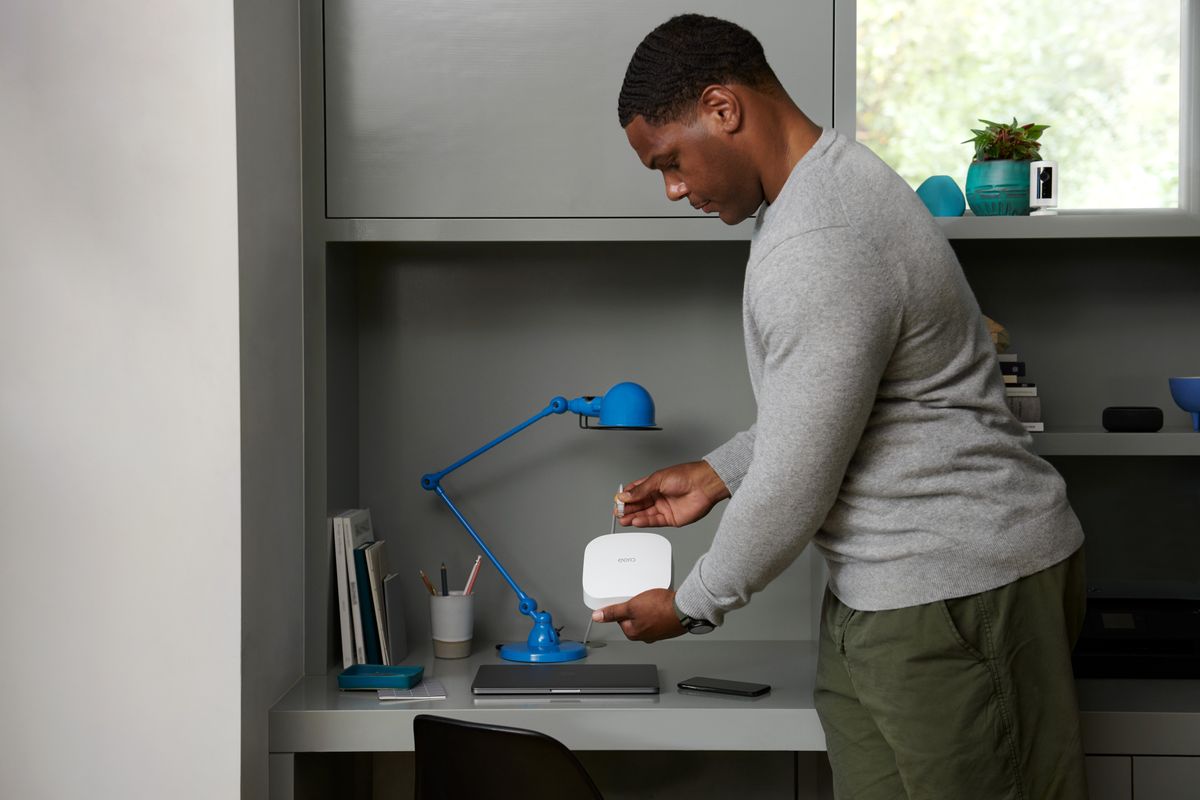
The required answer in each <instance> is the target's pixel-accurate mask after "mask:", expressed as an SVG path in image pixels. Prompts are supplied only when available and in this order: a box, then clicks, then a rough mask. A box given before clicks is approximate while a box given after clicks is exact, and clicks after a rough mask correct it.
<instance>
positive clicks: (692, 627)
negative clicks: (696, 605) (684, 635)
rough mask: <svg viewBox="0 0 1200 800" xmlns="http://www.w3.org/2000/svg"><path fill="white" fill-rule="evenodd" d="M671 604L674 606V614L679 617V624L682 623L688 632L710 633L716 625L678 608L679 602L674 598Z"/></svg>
mask: <svg viewBox="0 0 1200 800" xmlns="http://www.w3.org/2000/svg"><path fill="white" fill-rule="evenodd" d="M671 604H672V605H673V606H675V616H677V617H679V624H680V625H682V626H683V629H684V630H686V631H687V632H688V633H712V631H713V630H714V629H715V628H716V627H717V626H716V625H713V624H712V623H711V622H709V621H708V620H706V619H696V618H695V617H689V616H688V615H687V614H685V613H683V612H682V611H681V610H680V609H679V604H678V603H676V602H675V601H674V600H672V601H671Z"/></svg>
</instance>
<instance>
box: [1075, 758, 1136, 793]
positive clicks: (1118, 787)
mask: <svg viewBox="0 0 1200 800" xmlns="http://www.w3.org/2000/svg"><path fill="white" fill-rule="evenodd" d="M1084 761H1085V762H1086V764H1087V781H1088V800H1132V798H1133V759H1131V758H1130V757H1129V756H1088V757H1087V758H1085V759H1084Z"/></svg>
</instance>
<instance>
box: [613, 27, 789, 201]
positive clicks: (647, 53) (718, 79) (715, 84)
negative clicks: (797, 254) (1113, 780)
mask: <svg viewBox="0 0 1200 800" xmlns="http://www.w3.org/2000/svg"><path fill="white" fill-rule="evenodd" d="M780 103H782V104H785V105H786V106H789V107H791V108H794V106H793V105H792V104H791V100H790V99H789V98H788V97H787V93H786V92H785V91H784V90H783V87H782V86H781V85H780V83H779V79H778V78H777V77H776V76H775V73H774V72H772V70H771V67H770V66H769V65H768V64H767V59H766V57H765V55H764V54H763V49H762V45H761V44H759V42H758V39H756V38H754V35H753V34H751V33H750V32H749V31H747V30H745V29H744V28H741V27H739V26H737V25H735V24H733V23H732V22H726V21H725V20H721V19H716V18H715V17H705V16H701V15H699V14H684V15H681V16H677V17H674V18H672V19H670V20H667V21H666V22H664V23H663V24H662V25H659V26H658V27H657V28H655V29H654V30H653V31H651V32H650V34H649V35H647V36H646V38H645V39H643V40H642V43H641V44H640V45H638V48H637V50H636V51H635V52H634V54H633V58H632V59H631V60H630V62H629V68H628V69H627V70H626V72H625V82H624V84H623V85H622V86H621V95H620V98H619V99H618V101H617V117H618V120H619V121H620V123H621V127H622V128H624V129H625V134H626V136H627V137H628V138H629V143H630V144H631V145H632V146H633V149H634V150H635V151H636V152H637V154H638V157H639V158H640V159H641V160H642V163H643V164H645V165H646V166H648V167H650V168H651V169H658V170H661V171H662V173H663V180H664V181H665V183H666V191H667V197H668V198H669V199H671V200H680V199H684V198H686V199H687V200H688V202H690V203H691V204H692V205H693V206H694V207H696V208H700V209H703V210H705V211H706V212H708V211H716V212H718V213H719V215H720V217H721V220H722V221H723V222H725V223H727V224H730V225H732V224H736V223H738V222H741V221H742V220H744V219H745V218H746V217H748V216H750V215H751V214H753V213H754V212H755V211H756V210H757V209H758V207H759V205H761V204H762V201H763V199H764V193H763V185H762V184H763V179H762V175H761V168H762V164H761V163H760V157H761V156H762V148H763V146H764V133H765V131H764V125H765V124H766V123H769V122H770V121H771V119H770V118H771V117H773V116H774V115H773V114H772V113H770V112H771V110H772V106H773V105H775V104H780Z"/></svg>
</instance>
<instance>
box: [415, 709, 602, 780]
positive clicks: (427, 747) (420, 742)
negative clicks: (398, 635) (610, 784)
mask: <svg viewBox="0 0 1200 800" xmlns="http://www.w3.org/2000/svg"><path fill="white" fill-rule="evenodd" d="M413 739H414V740H415V742H416V767H417V770H416V771H417V777H416V797H417V800H463V798H485V797H519V798H521V800H573V799H574V798H583V800H603V798H602V796H601V794H600V792H599V790H598V789H596V784H594V783H593V782H592V778H591V776H589V775H588V774H587V770H585V769H584V768H583V765H582V764H580V763H579V759H578V758H576V757H575V754H574V753H572V752H571V751H570V750H568V749H567V748H566V747H565V746H563V744H562V742H560V741H558V740H557V739H554V738H552V737H550V736H547V735H545V734H544V733H538V732H537V731H531V730H525V729H524V728H509V727H506V726H503V725H484V724H480V723H476V722H463V721H462V720H457V719H448V718H446V717H435V716H433V715H431V714H418V715H417V716H416V717H415V718H414V719H413Z"/></svg>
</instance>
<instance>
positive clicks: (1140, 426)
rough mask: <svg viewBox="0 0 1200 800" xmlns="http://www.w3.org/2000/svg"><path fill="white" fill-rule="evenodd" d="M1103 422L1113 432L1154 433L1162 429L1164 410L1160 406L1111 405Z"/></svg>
mask: <svg viewBox="0 0 1200 800" xmlns="http://www.w3.org/2000/svg"><path fill="white" fill-rule="evenodd" d="M1101 422H1102V424H1103V425H1104V430H1106V431H1112V432H1113V433H1154V432H1155V431H1157V430H1161V429H1162V426H1163V412H1162V409H1161V408H1159V407H1158V406H1109V407H1108V408H1106V409H1104V414H1103V415H1102V417H1101Z"/></svg>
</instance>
